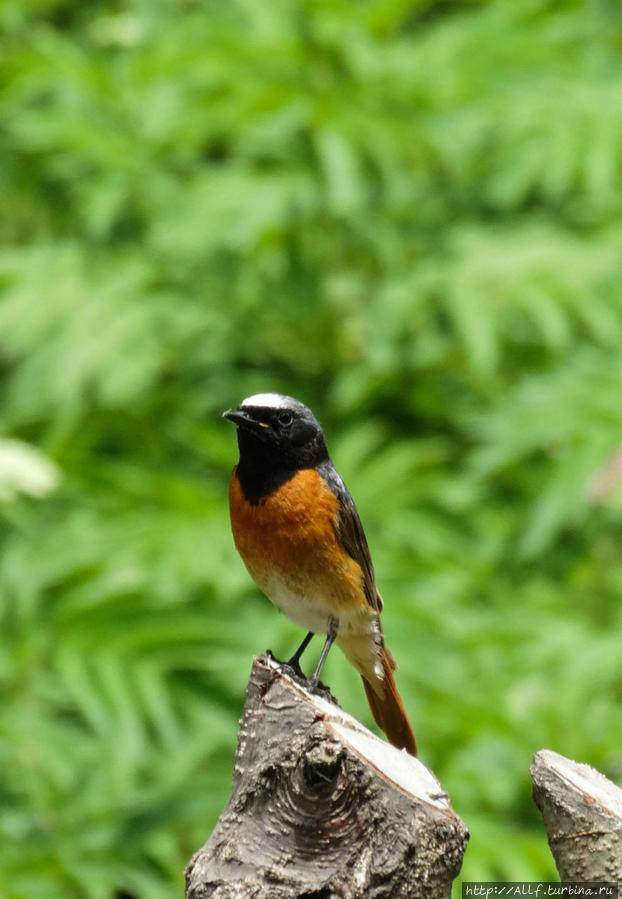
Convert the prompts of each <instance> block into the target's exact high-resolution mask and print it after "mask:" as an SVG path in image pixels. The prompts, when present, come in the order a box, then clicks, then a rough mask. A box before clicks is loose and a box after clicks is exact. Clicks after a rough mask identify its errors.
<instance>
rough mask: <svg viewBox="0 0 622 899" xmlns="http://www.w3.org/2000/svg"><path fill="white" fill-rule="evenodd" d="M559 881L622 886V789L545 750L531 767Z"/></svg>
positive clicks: (536, 801) (586, 768)
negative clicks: (594, 882) (617, 883)
mask: <svg viewBox="0 0 622 899" xmlns="http://www.w3.org/2000/svg"><path fill="white" fill-rule="evenodd" d="M531 777H532V781H533V798H534V801H535V803H536V805H537V806H538V808H539V809H540V811H541V812H542V817H543V819H544V826H545V828H546V832H547V836H548V841H549V846H550V847H551V852H552V853H553V857H554V859H555V864H556V865H557V870H558V871H559V876H560V879H561V880H566V881H588V880H593V881H609V882H612V881H618V882H622V790H621V789H620V787H617V786H616V785H615V784H614V783H612V782H611V781H610V780H607V778H606V777H605V776H604V775H603V774H601V773H600V772H599V771H596V770H595V769H594V768H590V766H589V765H581V764H579V763H578V762H573V761H571V760H570V759H567V758H565V757H564V756H563V755H558V754H557V753H556V752H551V751H550V750H548V749H542V750H541V751H540V752H537V753H536V754H535V756H534V759H533V763H532V765H531Z"/></svg>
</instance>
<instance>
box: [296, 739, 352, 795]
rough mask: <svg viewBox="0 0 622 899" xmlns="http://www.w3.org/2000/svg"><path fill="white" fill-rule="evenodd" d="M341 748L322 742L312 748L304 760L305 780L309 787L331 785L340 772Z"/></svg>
mask: <svg viewBox="0 0 622 899" xmlns="http://www.w3.org/2000/svg"><path fill="white" fill-rule="evenodd" d="M342 755H343V753H342V751H341V748H340V747H339V746H337V745H335V744H334V743H328V742H326V741H325V742H323V743H320V744H319V745H317V746H312V747H311V749H310V750H309V752H308V753H307V756H306V758H305V778H306V781H307V783H308V784H309V786H310V787H312V788H313V787H315V786H319V785H321V784H327V783H331V782H332V781H334V780H335V778H336V777H337V776H338V775H339V773H340V771H341V758H342Z"/></svg>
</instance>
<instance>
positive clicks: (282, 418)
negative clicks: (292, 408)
mask: <svg viewBox="0 0 622 899" xmlns="http://www.w3.org/2000/svg"><path fill="white" fill-rule="evenodd" d="M293 420H294V416H293V415H292V413H291V412H286V411H283V412H279V424H280V425H282V426H283V427H284V428H289V426H290V425H291V423H292V422H293Z"/></svg>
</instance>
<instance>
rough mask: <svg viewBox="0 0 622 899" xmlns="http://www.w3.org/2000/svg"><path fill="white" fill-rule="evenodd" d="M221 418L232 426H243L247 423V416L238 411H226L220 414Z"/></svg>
mask: <svg viewBox="0 0 622 899" xmlns="http://www.w3.org/2000/svg"><path fill="white" fill-rule="evenodd" d="M222 417H223V418H228V419H229V421H232V422H233V424H234V425H243V424H245V423H247V422H248V415H246V413H245V412H242V411H241V410H240V409H227V411H226V412H223V413H222Z"/></svg>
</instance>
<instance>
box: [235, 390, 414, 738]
mask: <svg viewBox="0 0 622 899" xmlns="http://www.w3.org/2000/svg"><path fill="white" fill-rule="evenodd" d="M223 417H224V418H226V419H228V420H229V421H231V422H233V423H234V424H235V426H236V430H237V440H238V448H239V461H238V463H237V465H236V466H235V467H234V469H233V472H232V474H231V479H230V482H229V511H230V516H231V528H232V532H233V539H234V543H235V545H236V548H237V550H238V552H239V554H240V556H241V557H242V560H243V562H244V564H245V565H246V568H247V569H248V572H249V574H250V575H251V577H252V578H253V579H254V581H255V582H256V584H257V585H258V586H259V588H260V589H261V590H262V591H263V592H264V593H265V594H266V595H267V597H268V598H269V599H270V600H271V601H272V603H273V604H274V605H275V606H276V607H277V608H278V609H280V611H281V612H283V613H284V614H285V615H287V616H288V617H289V618H290V619H291V620H292V621H293V622H294V623H295V624H296V625H298V626H299V627H301V628H304V630H306V631H307V635H306V636H305V638H304V640H303V641H302V643H301V644H300V646H299V647H298V649H297V650H296V652H295V653H294V655H293V656H292V658H291V659H290V660H289V663H288V664H289V665H290V666H293V667H295V668H297V669H298V670H299V668H298V666H299V661H300V657H301V656H302V653H303V652H304V650H305V649H306V648H307V646H308V645H309V643H310V641H311V639H312V638H313V636H314V635H316V634H317V635H322V634H323V635H325V642H324V645H323V648H322V651H321V654H320V657H319V661H318V663H317V667H316V668H315V671H314V673H313V675H312V677H311V679H310V685H311V688H316V687H317V684H318V682H319V678H320V673H321V671H322V667H323V665H324V662H325V660H326V657H327V655H328V652H329V650H330V648H331V646H332V645H333V643H336V644H337V645H338V646H339V647H340V648H341V650H342V651H343V653H344V654H345V656H346V658H347V659H348V660H349V661H350V662H351V664H352V665H353V666H354V668H356V670H357V671H358V672H359V674H360V675H361V677H362V679H363V686H364V689H365V694H366V696H367V700H368V702H369V706H370V708H371V712H372V714H373V717H374V720H375V722H376V724H377V725H378V727H379V728H380V729H381V730H383V731H384V733H385V734H386V736H387V738H388V740H389V742H390V743H392V744H393V745H394V746H395V747H397V748H398V749H405V750H406V751H407V752H408V753H410V754H411V755H413V756H416V755H417V744H416V741H415V737H414V734H413V731H412V728H411V725H410V723H409V720H408V717H407V715H406V711H405V709H404V705H403V702H402V700H401V697H400V694H399V693H398V690H397V686H396V684H395V679H394V677H393V671H394V670H395V669H396V668H397V665H396V663H395V661H394V659H393V656H392V655H391V653H390V652H389V650H388V648H387V646H386V643H385V638H384V634H383V630H382V625H381V621H380V613H381V612H382V609H383V600H382V597H381V596H380V593H379V592H378V589H377V587H376V578H375V573H374V566H373V564H372V560H371V555H370V551H369V546H368V543H367V538H366V537H365V531H364V530H363V526H362V524H361V520H360V518H359V514H358V511H357V509H356V506H355V504H354V500H353V499H352V496H351V494H350V491H349V490H348V488H347V487H346V485H345V483H344V481H343V479H342V478H341V476H340V474H339V473H338V471H337V469H336V468H335V466H334V464H333V462H332V460H331V458H330V456H329V454H328V450H327V447H326V441H325V438H324V433H323V431H322V428H321V427H320V425H319V423H318V421H317V419H316V418H315V416H314V415H313V413H312V411H311V410H310V409H309V408H308V407H307V406H306V405H304V403H302V402H300V401H299V400H296V399H294V398H293V397H291V396H286V395H284V394H280V393H257V394H254V395H253V396H249V397H247V398H246V399H244V400H243V401H242V402H241V403H240V405H239V406H238V407H237V408H236V409H228V410H227V411H226V412H223Z"/></svg>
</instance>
